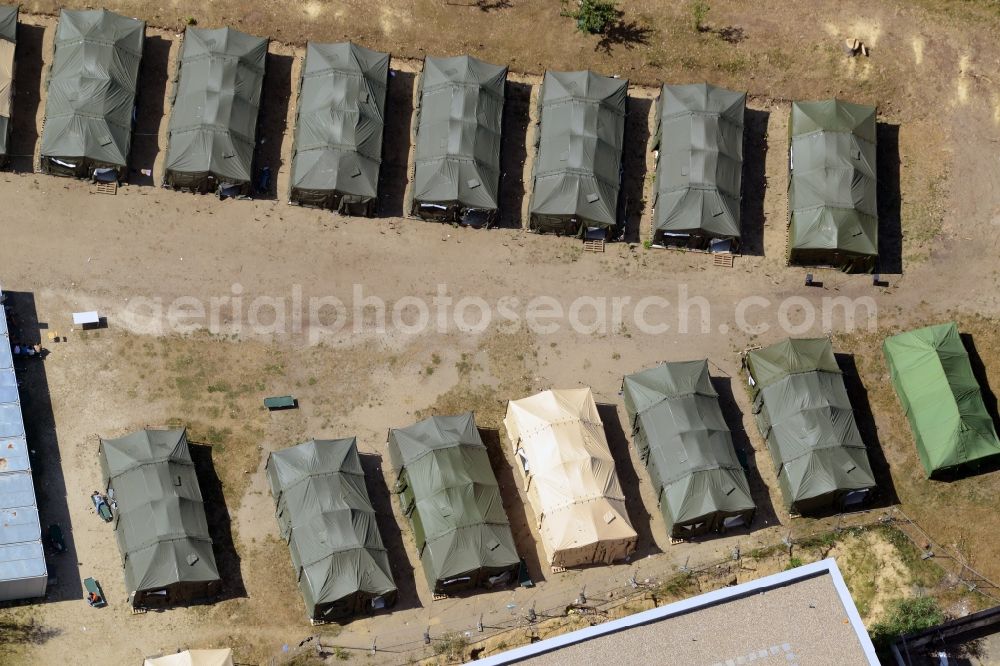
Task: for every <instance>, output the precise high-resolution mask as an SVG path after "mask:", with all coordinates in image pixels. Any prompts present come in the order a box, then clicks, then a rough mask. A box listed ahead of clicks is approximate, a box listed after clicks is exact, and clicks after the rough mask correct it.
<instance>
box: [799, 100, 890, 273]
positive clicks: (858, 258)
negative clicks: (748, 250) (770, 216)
mask: <svg viewBox="0 0 1000 666" xmlns="http://www.w3.org/2000/svg"><path fill="white" fill-rule="evenodd" d="M788 134H789V137H790V141H789V155H788V167H789V171H790V174H789V179H788V215H789V217H788V261H789V263H792V264H797V265H803V266H832V267H835V268H839V269H841V270H843V271H848V272H870V271H872V270H873V269H874V268H875V263H876V260H877V259H878V209H877V207H876V201H875V183H876V171H875V107H873V106H864V105H861V104H851V103H849V102H842V101H840V100H837V99H831V100H826V101H822V102H792V115H791V119H790V120H789V122H788Z"/></svg>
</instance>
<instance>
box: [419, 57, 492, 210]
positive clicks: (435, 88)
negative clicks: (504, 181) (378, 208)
mask: <svg viewBox="0 0 1000 666" xmlns="http://www.w3.org/2000/svg"><path fill="white" fill-rule="evenodd" d="M506 85H507V68H506V67H500V66H498V65H491V64H489V63H485V62H482V61H481V60H476V59H475V58H472V57H469V56H458V57H455V58H431V57H427V58H425V59H424V71H423V73H422V74H421V75H420V83H419V93H418V95H419V97H418V99H419V101H418V106H417V113H416V116H417V117H416V122H415V123H414V126H415V130H416V149H415V151H414V175H413V186H412V199H413V204H412V209H411V211H412V213H413V215H416V216H418V217H421V218H423V219H425V220H439V221H443V222H460V223H462V224H467V225H470V226H474V227H480V226H487V227H488V226H490V225H491V224H493V222H494V221H495V220H496V216H497V208H498V207H499V205H500V198H499V193H500V145H501V144H500V135H501V132H502V129H503V104H504V95H505V91H506Z"/></svg>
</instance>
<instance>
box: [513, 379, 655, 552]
mask: <svg viewBox="0 0 1000 666" xmlns="http://www.w3.org/2000/svg"><path fill="white" fill-rule="evenodd" d="M504 425H505V426H506V428H507V435H508V436H509V437H510V441H511V443H512V445H513V447H514V452H515V457H516V458H517V460H518V463H519V464H518V465H516V466H517V467H518V468H519V469H520V470H521V472H522V475H523V479H524V484H525V487H526V488H527V492H528V500H529V502H530V503H531V505H532V507H533V508H534V510H535V516H536V517H537V519H538V531H539V532H540V533H541V539H542V544H543V545H544V547H545V553H546V555H547V556H548V560H549V564H550V565H551V566H553V567H572V566H579V565H584V564H598V563H605V564H610V563H611V562H614V561H615V560H620V559H622V558H624V557H626V556H627V555H629V554H630V553H631V552H632V551H633V550H635V542H636V533H635V530H634V529H632V525H631V523H630V522H629V518H628V513H627V512H626V511H625V496H624V495H623V494H622V489H621V484H620V483H619V481H618V473H617V472H616V471H615V463H614V459H613V458H612V457H611V451H610V449H609V448H608V440H607V438H606V437H605V434H604V424H603V423H601V417H600V415H599V414H598V413H597V405H596V404H595V403H594V394H593V393H592V392H591V390H590V389H589V388H583V389H565V390H552V391H543V392H541V393H539V394H537V395H533V396H531V397H530V398H524V399H522V400H512V401H511V402H509V403H508V404H507V416H506V417H504Z"/></svg>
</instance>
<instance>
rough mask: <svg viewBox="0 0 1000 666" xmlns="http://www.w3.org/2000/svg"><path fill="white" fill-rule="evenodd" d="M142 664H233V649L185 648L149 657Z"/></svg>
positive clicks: (155, 665) (153, 665)
mask: <svg viewBox="0 0 1000 666" xmlns="http://www.w3.org/2000/svg"><path fill="white" fill-rule="evenodd" d="M142 666H233V651H232V650H231V649H229V648H225V649H222V650H185V651H184V652H178V653H177V654H168V655H166V656H163V657H155V658H154V657H150V658H149V659H146V660H145V661H143V662H142Z"/></svg>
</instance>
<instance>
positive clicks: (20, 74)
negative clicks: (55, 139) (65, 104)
mask: <svg viewBox="0 0 1000 666" xmlns="http://www.w3.org/2000/svg"><path fill="white" fill-rule="evenodd" d="M44 36H45V28H43V27H42V26H40V25H29V24H27V23H21V24H19V25H18V27H17V54H16V58H15V59H14V81H15V87H16V88H17V90H16V91H15V94H14V99H13V103H12V108H11V116H10V118H11V131H10V150H9V151H8V152H9V154H10V161H9V162H8V165H9V167H10V168H11V169H13V170H15V171H18V172H20V173H32V172H33V171H34V169H35V145H36V144H37V143H38V139H39V138H40V137H39V133H38V132H39V127H38V126H37V124H36V122H35V119H36V118H37V116H38V107H39V106H40V105H41V103H42V102H41V100H42V96H41V90H39V86H44V85H45V80H44V76H43V74H42V67H43V66H44V64H43V63H44V61H43V58H42V48H43V45H42V44H43V38H44Z"/></svg>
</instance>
